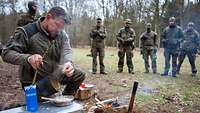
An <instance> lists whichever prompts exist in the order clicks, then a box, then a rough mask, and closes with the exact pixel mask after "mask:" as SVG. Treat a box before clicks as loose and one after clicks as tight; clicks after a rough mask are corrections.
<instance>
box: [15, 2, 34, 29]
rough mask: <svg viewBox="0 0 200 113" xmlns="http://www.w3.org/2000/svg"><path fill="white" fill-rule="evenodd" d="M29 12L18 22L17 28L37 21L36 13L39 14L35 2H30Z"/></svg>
mask: <svg viewBox="0 0 200 113" xmlns="http://www.w3.org/2000/svg"><path fill="white" fill-rule="evenodd" d="M28 9H29V10H28V12H27V13H26V14H23V15H21V17H20V19H19V20H18V22H17V26H24V25H26V24H28V23H32V22H34V21H36V20H37V17H36V12H37V4H36V2H34V1H30V2H28Z"/></svg>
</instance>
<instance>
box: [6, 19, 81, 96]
mask: <svg viewBox="0 0 200 113" xmlns="http://www.w3.org/2000/svg"><path fill="white" fill-rule="evenodd" d="M43 20H44V17H42V18H40V19H39V20H38V21H37V22H34V23H31V24H28V25H25V26H23V27H19V28H17V30H16V32H15V34H14V37H13V38H12V39H11V40H10V42H8V43H7V44H6V47H5V48H4V49H3V53H2V59H3V60H4V61H5V62H8V63H11V64H14V65H20V69H19V72H20V81H21V83H22V87H25V86H28V85H30V84H32V82H33V77H34V74H35V72H36V71H35V70H34V69H33V68H32V66H31V65H30V64H29V63H28V61H27V58H28V57H29V56H31V55H33V54H39V55H41V56H43V54H44V53H45V51H47V53H46V55H45V56H44V57H43V65H41V66H40V68H39V69H37V71H38V73H37V79H36V84H37V90H38V94H39V95H40V96H49V95H52V94H53V93H55V92H56V90H55V89H54V87H53V86H52V85H51V81H52V80H57V81H59V83H61V84H63V85H66V87H65V90H64V92H63V94H74V93H75V92H76V90H77V89H78V88H79V85H80V84H81V83H82V81H83V80H84V77H85V74H84V73H83V72H81V71H80V70H77V69H75V72H74V73H73V75H72V77H67V76H66V75H64V74H63V72H62V66H60V65H62V64H63V63H66V62H73V58H72V49H71V47H70V43H69V38H68V36H67V34H66V33H65V32H64V31H61V32H60V33H59V34H58V36H57V38H56V39H54V40H52V39H51V38H50V35H49V34H48V33H47V32H46V31H44V30H43V29H42V28H41V22H42V21H43Z"/></svg>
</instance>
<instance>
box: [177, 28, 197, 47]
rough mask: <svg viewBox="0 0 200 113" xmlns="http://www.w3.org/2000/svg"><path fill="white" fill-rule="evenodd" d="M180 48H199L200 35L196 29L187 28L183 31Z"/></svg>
mask: <svg viewBox="0 0 200 113" xmlns="http://www.w3.org/2000/svg"><path fill="white" fill-rule="evenodd" d="M181 49H182V50H194V49H200V37H199V33H198V32H197V31H196V30H193V31H191V32H189V31H188V30H187V29H186V30H185V31H184V38H183V41H182V42H181Z"/></svg>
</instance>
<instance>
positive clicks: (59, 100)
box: [41, 96, 74, 107]
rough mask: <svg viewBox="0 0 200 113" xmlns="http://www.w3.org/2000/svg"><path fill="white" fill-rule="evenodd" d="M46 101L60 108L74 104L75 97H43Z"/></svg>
mask: <svg viewBox="0 0 200 113" xmlns="http://www.w3.org/2000/svg"><path fill="white" fill-rule="evenodd" d="M41 98H42V99H44V100H48V101H50V102H51V103H52V104H53V105H55V106H58V107H63V106H69V105H71V104H72V103H73V100H74V96H58V97H55V98H48V97H41Z"/></svg>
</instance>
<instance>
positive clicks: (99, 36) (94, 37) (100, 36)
mask: <svg viewBox="0 0 200 113" xmlns="http://www.w3.org/2000/svg"><path fill="white" fill-rule="evenodd" d="M106 35H107V32H106V29H105V27H104V26H101V27H100V28H97V27H96V26H95V27H94V28H93V29H92V30H91V32H90V39H91V46H92V48H104V47H105V40H104V39H105V38H106Z"/></svg>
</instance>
